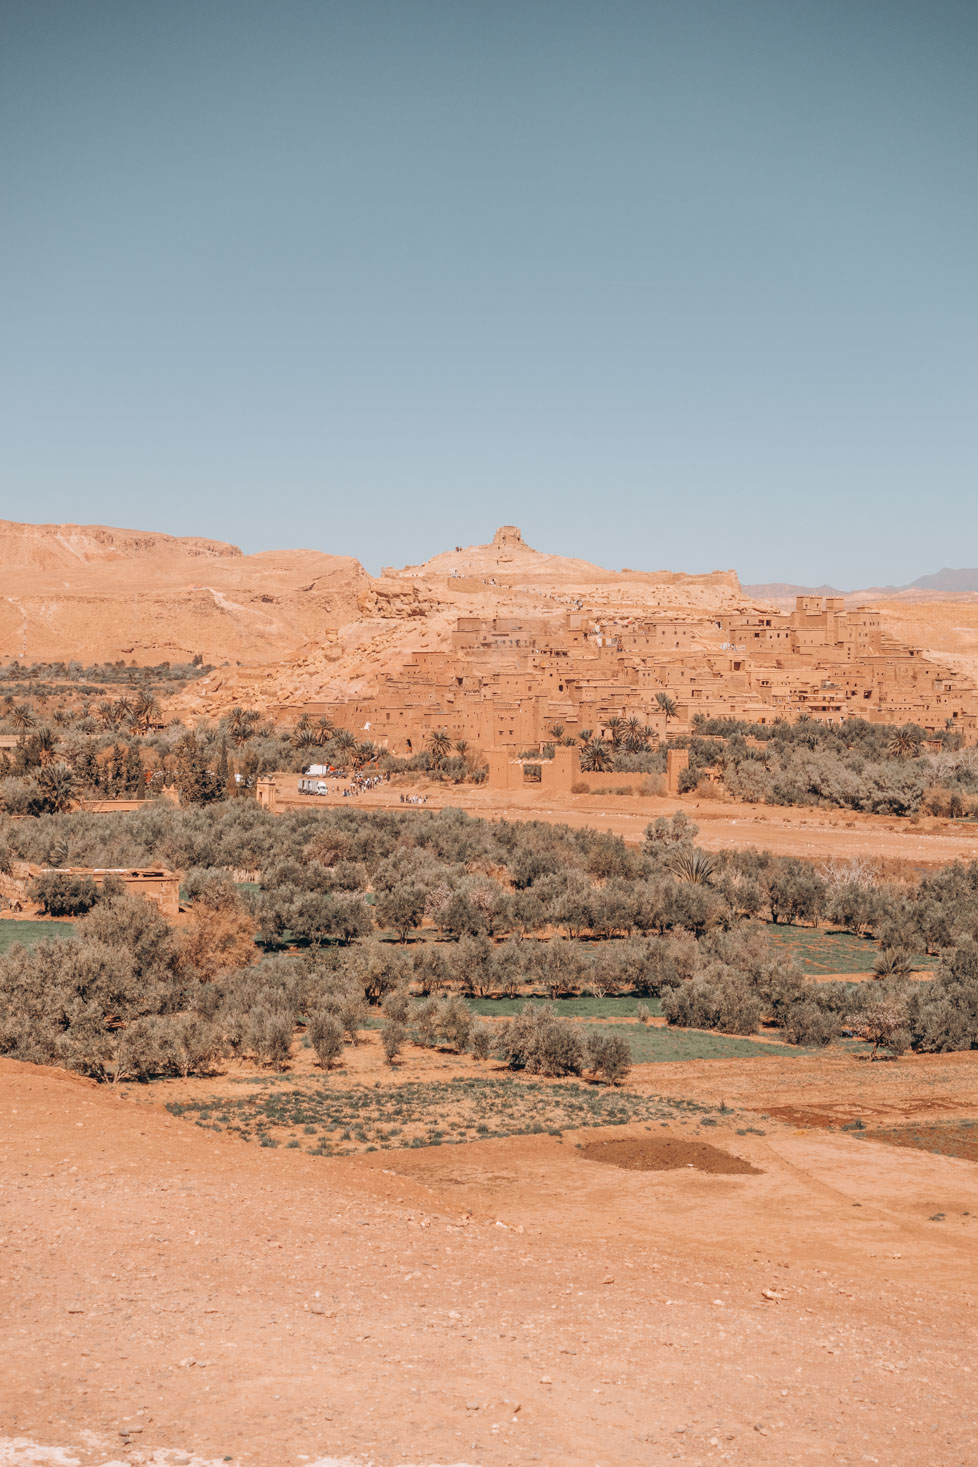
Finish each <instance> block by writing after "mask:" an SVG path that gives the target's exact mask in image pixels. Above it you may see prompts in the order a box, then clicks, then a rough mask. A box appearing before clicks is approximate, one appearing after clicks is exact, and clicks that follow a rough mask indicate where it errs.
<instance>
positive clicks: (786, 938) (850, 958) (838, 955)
mask: <svg viewBox="0 0 978 1467" xmlns="http://www.w3.org/2000/svg"><path fill="white" fill-rule="evenodd" d="M765 931H766V933H767V936H768V938H769V939H770V941H771V943H772V944H773V945H774V946H775V947H780V948H787V949H788V951H789V952H790V953H791V954H792V956H794V957H796V958H797V959H798V962H799V964H800V965H801V970H802V972H803V973H813V974H822V973H871V972H872V971H873V964H874V963H875V962H876V959H877V957H878V956H879V950H880V945H879V943H878V942H877V941H876V939H875V938H873V937H856V936H854V934H853V933H851V932H822V931H820V930H818V929H816V928H812V927H796V926H795V925H794V924H793V923H790V922H785V923H779V922H768V923H766V924H765ZM936 965H937V958H934V957H927V956H926V955H924V954H919V955H918V956H917V957H915V958H914V967H916V968H933V967H935V966H936Z"/></svg>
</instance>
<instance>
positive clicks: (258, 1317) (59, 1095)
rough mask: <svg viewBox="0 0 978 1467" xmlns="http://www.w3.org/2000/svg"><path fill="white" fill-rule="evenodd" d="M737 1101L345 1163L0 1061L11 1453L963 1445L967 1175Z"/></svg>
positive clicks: (139, 1456)
mask: <svg viewBox="0 0 978 1467" xmlns="http://www.w3.org/2000/svg"><path fill="white" fill-rule="evenodd" d="M965 1058H966V1060H967V1059H970V1057H965ZM796 1063H801V1062H799V1061H794V1060H791V1061H785V1062H784V1065H785V1066H788V1067H790V1065H792V1064H796ZM849 1063H850V1064H854V1062H849ZM901 1063H902V1062H901ZM956 1063H958V1064H961V1063H964V1061H961V1060H957V1059H956ZM776 1065H778V1062H777V1061H773V1060H759V1061H750V1062H747V1065H739V1066H738V1067H737V1073H738V1074H739V1075H740V1076H741V1077H744V1078H746V1073H747V1068H753V1069H755V1070H757V1073H758V1079H760V1078H761V1076H762V1075H763V1076H764V1077H765V1080H766V1082H767V1088H768V1090H770V1089H771V1086H772V1083H773V1078H774V1076H773V1071H772V1070H771V1069H770V1068H768V1067H769V1066H776ZM727 1068H728V1069H729V1066H727ZM875 1068H876V1069H881V1068H883V1067H875ZM890 1068H891V1070H892V1068H893V1067H890ZM667 1070H668V1071H670V1072H671V1081H672V1083H674V1084H681V1085H682V1084H684V1083H686V1084H687V1088H688V1087H689V1086H691V1087H692V1088H693V1090H694V1092H695V1088H696V1086H697V1085H702V1084H703V1083H704V1082H703V1080H702V1078H697V1075H698V1072H702V1071H706V1072H707V1073H719V1072H718V1071H713V1072H711V1070H710V1066H709V1065H706V1066H704V1065H698V1066H693V1067H680V1066H658V1067H655V1071H656V1076H659V1075H661V1076H662V1079H663V1080H665V1078H666V1077H665V1075H664V1074H663V1073H662V1072H664V1071H667ZM686 1072H688V1074H687V1073H686ZM864 1073H866V1074H867V1075H869V1072H868V1070H865V1069H864ZM973 1077H974V1066H973V1065H971V1070H970V1072H969V1079H970V1081H971V1082H972V1091H973ZM799 1078H800V1077H799ZM869 1078H870V1080H871V1078H872V1077H871V1076H870V1077H869ZM738 1125H739V1126H740V1127H742V1126H743V1120H741V1119H738V1118H737V1117H734V1116H732V1117H731V1124H730V1125H729V1126H725V1125H721V1126H718V1127H715V1128H712V1129H711V1130H710V1131H709V1132H708V1133H707V1132H704V1131H702V1130H695V1122H694V1121H690V1122H688V1123H687V1129H683V1128H682V1127H680V1126H678V1125H675V1126H673V1127H672V1131H673V1132H674V1133H675V1134H676V1136H677V1138H679V1139H682V1138H689V1137H691V1136H692V1135H693V1134H694V1133H695V1134H696V1135H698V1136H704V1135H708V1139H709V1140H710V1142H712V1143H713V1144H714V1145H716V1146H719V1147H721V1148H725V1149H727V1150H728V1151H730V1152H732V1153H735V1154H737V1155H739V1156H741V1157H743V1158H745V1159H746V1160H748V1161H749V1162H750V1163H752V1164H753V1166H754V1167H755V1168H757V1172H756V1174H753V1175H745V1176H724V1175H708V1174H703V1173H701V1172H699V1171H695V1170H690V1169H681V1170H679V1171H671V1172H654V1173H648V1172H633V1171H627V1172H626V1171H620V1170H618V1169H617V1168H614V1167H609V1166H603V1165H596V1164H594V1163H592V1162H589V1161H587V1160H585V1159H584V1158H583V1156H582V1154H581V1153H580V1152H579V1151H578V1150H577V1149H576V1147H575V1139H576V1137H575V1136H574V1135H572V1134H568V1135H566V1136H565V1137H564V1138H563V1139H558V1138H555V1137H550V1136H544V1137H524V1138H518V1139H516V1140H510V1141H487V1142H484V1143H480V1144H478V1145H473V1146H464V1147H443V1148H439V1149H435V1150H431V1151H408V1152H388V1153H384V1154H378V1155H376V1156H373V1157H361V1158H351V1159H346V1160H333V1161H329V1160H323V1159H320V1158H313V1157H308V1156H305V1155H303V1154H301V1153H300V1152H270V1151H262V1150H260V1149H256V1148H250V1147H247V1146H245V1145H243V1144H242V1143H240V1142H237V1141H234V1140H230V1139H227V1138H224V1137H219V1136H215V1135H213V1134H211V1133H206V1132H202V1131H200V1130H197V1129H194V1128H192V1127H191V1126H189V1125H188V1124H186V1123H184V1122H183V1121H180V1120H177V1119H174V1118H171V1117H169V1116H167V1115H166V1114H163V1113H159V1112H157V1111H155V1110H154V1109H152V1108H148V1107H146V1106H144V1105H136V1104H133V1103H132V1102H131V1101H126V1100H123V1099H120V1098H117V1097H116V1096H115V1095H113V1094H111V1093H109V1092H107V1091H106V1090H104V1089H103V1090H99V1089H96V1088H95V1087H93V1086H90V1085H86V1084H85V1083H83V1082H79V1081H77V1080H74V1079H71V1078H67V1077H64V1076H61V1075H59V1074H57V1073H54V1072H50V1071H47V1072H46V1071H37V1070H34V1069H32V1068H31V1067H25V1066H18V1065H15V1064H13V1063H11V1062H6V1061H3V1062H0V1148H2V1150H0V1161H2V1168H3V1176H4V1189H3V1194H2V1212H0V1228H2V1236H3V1239H4V1243H3V1254H2V1260H3V1283H2V1284H0V1290H2V1294H0V1309H2V1312H3V1319H4V1325H5V1328H4V1331H3V1335H2V1340H0V1352H2V1353H0V1402H2V1405H0V1435H5V1437H6V1440H7V1444H8V1445H7V1456H6V1458H2V1457H0V1460H6V1461H10V1462H13V1461H15V1460H20V1461H27V1460H34V1458H27V1457H24V1456H21V1457H20V1458H19V1459H17V1458H15V1456H14V1455H13V1453H14V1449H13V1448H12V1447H11V1446H10V1442H11V1441H12V1440H14V1439H18V1438H19V1439H21V1440H29V1441H35V1442H38V1443H41V1444H42V1445H43V1446H45V1447H65V1448H71V1449H72V1454H73V1456H74V1458H75V1460H78V1461H81V1462H83V1463H86V1464H88V1463H106V1462H115V1463H118V1462H127V1463H135V1462H143V1461H149V1460H155V1461H157V1462H162V1461H167V1462H169V1463H171V1464H172V1463H175V1462H177V1461H179V1460H181V1458H180V1456H178V1455H177V1453H189V1452H199V1453H200V1454H202V1456H203V1457H205V1458H207V1459H209V1460H211V1461H213V1460H225V1461H226V1460H228V1459H230V1460H231V1461H232V1462H235V1463H239V1462H240V1463H245V1462H253V1463H256V1464H267V1467H284V1464H289V1463H299V1462H301V1461H306V1462H308V1461H310V1460H315V1459H317V1458H321V1457H326V1456H328V1457H342V1458H351V1459H353V1460H354V1461H356V1462H365V1461H368V1460H369V1461H371V1462H376V1463H378V1464H381V1467H392V1464H396V1463H459V1462H465V1463H472V1464H479V1467H512V1464H516V1463H519V1464H523V1463H544V1464H548V1467H549V1464H554V1467H557V1464H561V1467H563V1464H566V1467H632V1464H636V1467H637V1464H639V1463H641V1464H643V1467H648V1464H658V1463H661V1462H672V1461H674V1460H675V1461H680V1462H686V1463H688V1464H691V1467H692V1464H705V1463H707V1462H711V1463H712V1462H723V1461H727V1462H740V1463H745V1464H746V1463H750V1464H772V1467H773V1464H778V1467H783V1464H791V1463H798V1464H801V1463H813V1464H814V1463H818V1464H824V1463H829V1462H874V1461H875V1462H880V1463H886V1464H888V1467H935V1464H938V1463H940V1464H942V1467H946V1464H957V1463H961V1464H965V1463H967V1464H970V1463H972V1462H974V1461H975V1460H976V1455H978V1434H976V1432H975V1426H974V1409H975V1405H976V1398H975V1375H974V1374H973V1365H972V1361H973V1335H974V1323H973V1316H972V1314H971V1312H970V1311H971V1310H972V1309H973V1306H974V1300H975V1294H976V1284H978V1279H976V1276H975V1258H976V1249H975V1230H976V1229H978V1173H976V1172H975V1169H974V1168H973V1167H972V1166H971V1165H970V1164H968V1163H964V1162H956V1161H950V1160H947V1159H942V1158H938V1157H934V1156H929V1155H923V1154H918V1153H912V1152H906V1151H897V1150H891V1149H888V1148H885V1147H883V1146H878V1145H874V1144H872V1143H867V1142H863V1141H857V1140H854V1139H852V1138H850V1137H847V1136H830V1135H825V1134H811V1133H804V1134H797V1133H795V1132H793V1131H792V1130H791V1129H790V1128H789V1127H787V1126H783V1125H778V1124H773V1125H772V1124H771V1123H767V1122H766V1123H764V1125H763V1126H762V1127H761V1128H760V1129H762V1130H764V1131H765V1134H764V1135H756V1134H751V1135H738V1134H736V1127H737V1126H738ZM593 1134H594V1133H588V1137H587V1139H590V1138H592V1137H593ZM614 1134H615V1135H621V1134H623V1133H622V1132H621V1131H616V1132H615V1133H614ZM626 1134H634V1135H636V1136H638V1137H641V1136H642V1135H643V1134H645V1133H644V1132H642V1131H641V1128H636V1127H630V1128H627V1132H626ZM656 1134H657V1135H662V1136H665V1135H667V1134H668V1133H667V1131H662V1130H659V1129H657V1132H656ZM938 1212H941V1213H943V1214H944V1221H943V1222H942V1223H935V1222H932V1221H929V1219H930V1218H931V1217H932V1216H933V1215H934V1214H936V1213H938ZM764 1291H767V1292H766V1293H765V1292H764ZM517 1407H518V1408H519V1409H517ZM133 1428H140V1429H139V1430H138V1431H134V1430H132V1429H133ZM126 1431H128V1432H129V1433H130V1434H129V1435H128V1436H125V1435H121V1434H120V1433H123V1432H126ZM164 1448H166V1449H168V1451H167V1453H166V1454H165V1455H163V1456H161V1455H157V1453H158V1452H161V1451H162V1449H164ZM37 1460H42V1459H41V1458H38V1459H37Z"/></svg>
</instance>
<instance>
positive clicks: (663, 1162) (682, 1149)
mask: <svg viewBox="0 0 978 1467" xmlns="http://www.w3.org/2000/svg"><path fill="white" fill-rule="evenodd" d="M581 1154H582V1156H583V1157H584V1159H585V1161H597V1162H603V1163H604V1165H605V1166H620V1167H623V1168H624V1169H625V1170H626V1171H632V1172H669V1171H677V1170H678V1169H679V1168H680V1167H695V1168H696V1170H697V1171H698V1172H708V1173H712V1174H713V1175H719V1176H730V1177H741V1176H754V1177H756V1176H759V1175H760V1168H759V1167H756V1166H751V1164H750V1162H749V1161H744V1159H743V1158H742V1157H740V1156H734V1155H733V1153H732V1152H730V1151H721V1149H720V1147H719V1146H711V1145H709V1143H708V1142H706V1141H681V1140H678V1139H675V1138H673V1137H670V1136H667V1137H662V1138H660V1137H657V1136H656V1137H653V1138H652V1139H651V1140H646V1139H645V1138H640V1139H638V1140H633V1139H631V1138H629V1139H627V1140H621V1141H589V1142H587V1143H586V1144H585V1145H583V1146H582V1147H581Z"/></svg>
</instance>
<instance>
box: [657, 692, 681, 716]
mask: <svg viewBox="0 0 978 1467" xmlns="http://www.w3.org/2000/svg"><path fill="white" fill-rule="evenodd" d="M655 701H656V702H657V703H658V705H659V707H660V708H661V709H662V712H663V713H664V714H665V715H666V723H668V722H669V720H670V718H678V717H679V709H678V708H677V707H676V700H675V698H670V696H669V694H668V693H656V695H655Z"/></svg>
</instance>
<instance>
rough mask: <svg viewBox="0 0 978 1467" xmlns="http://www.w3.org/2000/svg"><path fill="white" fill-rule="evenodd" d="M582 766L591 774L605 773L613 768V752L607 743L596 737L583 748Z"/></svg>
mask: <svg viewBox="0 0 978 1467" xmlns="http://www.w3.org/2000/svg"><path fill="white" fill-rule="evenodd" d="M581 768H582V769H583V770H586V771H587V772H588V773H589V774H592V773H593V774H603V773H604V772H605V771H607V770H609V769H610V768H611V754H610V753H609V751H608V746H607V744H605V743H603V742H602V740H601V739H594V740H592V741H591V742H590V743H587V744H585V745H584V748H583V749H582V750H581Z"/></svg>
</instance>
